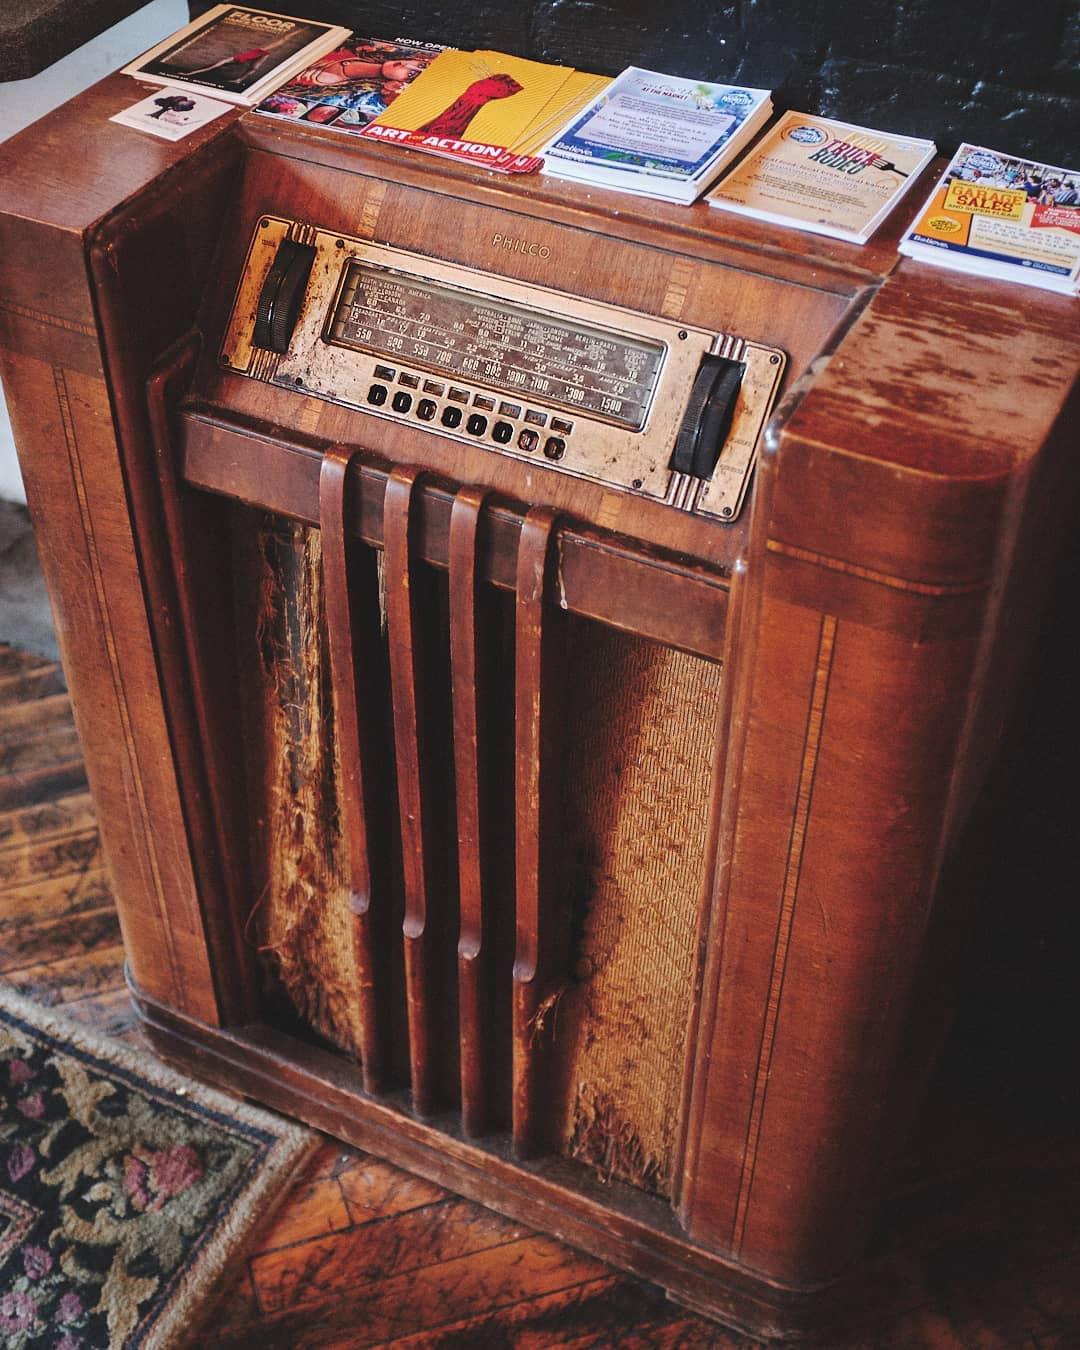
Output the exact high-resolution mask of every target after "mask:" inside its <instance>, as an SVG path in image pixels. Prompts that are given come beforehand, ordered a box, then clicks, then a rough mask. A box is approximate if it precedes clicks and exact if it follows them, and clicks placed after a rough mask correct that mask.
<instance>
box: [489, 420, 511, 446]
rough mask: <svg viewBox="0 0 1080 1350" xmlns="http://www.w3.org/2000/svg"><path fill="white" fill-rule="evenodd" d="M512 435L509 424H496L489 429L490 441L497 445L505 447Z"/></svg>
mask: <svg viewBox="0 0 1080 1350" xmlns="http://www.w3.org/2000/svg"><path fill="white" fill-rule="evenodd" d="M513 435H514V428H513V426H512V425H511V424H510V423H509V422H496V423H495V425H494V426H493V427H492V428H491V439H492V440H493V441H495V442H496V444H498V445H506V444H507V442H508V441H510V440H511V439H512V438H513Z"/></svg>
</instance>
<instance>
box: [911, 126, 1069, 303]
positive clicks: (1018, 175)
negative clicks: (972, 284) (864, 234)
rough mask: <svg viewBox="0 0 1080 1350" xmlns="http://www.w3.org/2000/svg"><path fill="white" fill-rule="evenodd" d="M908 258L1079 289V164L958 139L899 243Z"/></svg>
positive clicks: (1060, 288) (1046, 285)
mask: <svg viewBox="0 0 1080 1350" xmlns="http://www.w3.org/2000/svg"><path fill="white" fill-rule="evenodd" d="M900 252H901V253H903V254H905V255H906V256H907V257H909V258H918V259H919V260H920V261H922V262H929V263H935V264H937V265H938V266H940V267H952V268H956V269H957V270H959V271H961V272H971V273H973V274H974V275H976V276H982V277H1000V278H1003V279H1005V280H1009V281H1020V282H1023V283H1025V284H1026V285H1028V286H1041V287H1043V288H1044V289H1045V290H1051V291H1060V292H1061V293H1062V294H1064V295H1076V294H1077V292H1078V290H1080V170H1077V169H1061V168H1058V167H1056V166H1055V165H1052V164H1043V163H1041V162H1040V161H1038V160H1033V159H1019V158H1017V157H1015V156H1010V155H1004V154H1001V153H999V152H998V151H997V150H988V149H986V147H985V146H981V145H962V146H961V147H960V149H959V150H958V151H957V152H956V154H955V155H954V156H953V158H952V161H951V162H950V164H949V167H948V168H947V169H946V170H945V173H944V174H943V175H942V178H941V180H940V182H939V183H938V184H937V186H936V187H935V188H934V190H933V192H932V193H931V194H930V197H929V200H928V201H927V202H926V204H925V205H924V207H923V208H922V211H921V212H920V213H919V215H918V216H917V217H916V220H915V223H914V224H913V225H912V226H911V228H910V229H909V230H908V232H907V234H905V235H904V238H903V239H902V240H901V241H900Z"/></svg>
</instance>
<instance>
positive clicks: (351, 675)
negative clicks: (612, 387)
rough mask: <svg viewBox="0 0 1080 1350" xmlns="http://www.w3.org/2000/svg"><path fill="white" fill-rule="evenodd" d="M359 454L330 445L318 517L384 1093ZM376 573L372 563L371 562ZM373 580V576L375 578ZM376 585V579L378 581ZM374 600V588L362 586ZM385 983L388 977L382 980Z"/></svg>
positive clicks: (363, 968) (362, 981)
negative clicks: (353, 565)
mask: <svg viewBox="0 0 1080 1350" xmlns="http://www.w3.org/2000/svg"><path fill="white" fill-rule="evenodd" d="M355 458H356V451H355V450H351V449H349V448H348V447H343V446H332V447H331V448H330V449H329V450H327V452H326V454H325V455H324V457H323V463H322V469H321V472H320V476H319V518H320V529H321V533H322V577H323V603H324V606H325V610H326V626H327V634H328V640H329V646H330V672H331V682H332V684H333V691H334V715H335V721H336V727H337V740H338V751H339V755H340V759H341V773H342V779H343V788H344V793H343V796H344V800H343V802H342V820H343V822H344V826H345V836H346V845H347V853H348V859H349V910H350V912H351V913H352V915H353V917H354V922H353V945H354V952H355V956H356V968H357V978H358V986H359V987H358V994H357V1027H358V1032H359V1040H360V1058H361V1062H362V1066H363V1074H364V1088H365V1089H366V1091H368V1092H379V1091H381V1090H382V1087H383V1085H384V1077H385V1065H384V1052H383V1045H384V1035H383V1027H382V1025H381V1017H382V1013H381V1011H380V1005H381V1003H385V1002H386V1001H387V997H386V991H385V990H384V991H383V992H384V998H383V999H382V1000H380V998H379V990H378V978H377V977H378V970H379V966H378V956H377V943H376V938H375V927H376V921H377V917H378V915H377V911H376V901H375V897H374V896H373V894H372V890H373V887H372V868H371V856H370V845H369V838H368V813H367V807H366V799H365V781H364V779H365V775H364V753H363V740H362V731H361V714H360V706H359V705H360V696H359V691H358V682H359V679H360V670H361V663H362V662H363V660H364V653H363V651H362V650H361V647H362V643H361V642H360V641H359V640H358V637H359V634H358V631H357V630H358V626H359V625H358V624H357V611H358V609H359V607H360V604H361V603H362V601H363V599H364V598H365V597H364V596H358V595H357V594H356V593H355V590H354V588H353V586H351V585H350V568H349V549H348V543H347V534H346V529H345V518H346V485H347V482H348V473H349V466H350V464H351V463H352V461H353V460H354V459H355ZM368 565H369V570H370V571H371V572H372V573H373V572H374V559H373V558H371V559H369V564H368ZM372 580H373V581H374V577H373V576H372ZM375 585H377V582H375ZM364 589H365V590H366V591H367V592H368V596H367V598H368V600H369V603H373V602H374V598H375V587H374V586H368V587H365V588H364ZM383 984H384V985H385V980H384V981H383Z"/></svg>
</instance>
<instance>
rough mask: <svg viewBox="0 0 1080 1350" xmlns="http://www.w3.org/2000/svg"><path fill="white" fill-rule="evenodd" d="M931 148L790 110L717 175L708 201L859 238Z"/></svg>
mask: <svg viewBox="0 0 1080 1350" xmlns="http://www.w3.org/2000/svg"><path fill="white" fill-rule="evenodd" d="M934 153H935V146H934V144H933V142H932V141H924V140H917V139H915V138H913V137H910V136H894V135H892V134H891V133H890V132H887V131H871V130H870V129H869V128H868V127H859V126H852V125H851V124H850V123H847V122H836V121H833V119H832V118H828V117H815V116H812V115H811V114H809V113H801V112H788V113H785V114H784V115H783V117H781V118H780V120H779V121H778V122H777V123H776V124H775V126H772V127H770V128H769V130H768V131H767V132H766V133H765V135H764V136H762V138H761V140H760V141H759V142H758V143H757V145H755V146H753V148H752V149H751V150H750V151H749V153H748V154H747V155H745V156H744V158H743V159H742V160H740V162H739V163H738V164H736V165H735V167H734V168H733V169H732V170H731V172H730V173H728V174H727V175H726V176H725V177H724V178H722V179H721V180H720V182H719V183H718V184H717V185H716V187H715V188H713V190H712V192H710V193H709V196H708V202H709V205H710V206H719V207H721V208H723V209H724V210H725V211H736V212H738V213H739V214H740V215H745V216H753V217H754V218H755V219H756V220H769V221H772V222H774V223H775V224H778V225H790V226H792V227H793V228H795V229H797V230H809V231H811V233H813V234H827V235H831V236H832V237H833V238H835V239H850V240H854V241H855V242H856V243H859V244H864V243H866V241H867V240H868V239H869V238H870V236H871V235H872V234H873V233H874V231H875V230H876V229H877V228H878V226H879V225H880V224H881V222H882V221H883V220H884V219H885V217H886V216H887V215H888V214H889V212H890V211H891V210H892V208H893V207H894V206H895V205H896V203H897V202H898V201H899V200H900V198H901V197H902V196H903V195H904V193H905V192H907V191H908V189H909V188H910V187H911V186H912V184H913V183H914V182H915V180H916V179H917V178H918V176H919V174H920V173H921V172H922V170H923V169H924V168H925V167H926V165H927V164H929V162H930V160H931V159H932V158H933V156H934Z"/></svg>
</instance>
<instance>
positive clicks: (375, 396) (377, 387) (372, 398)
mask: <svg viewBox="0 0 1080 1350" xmlns="http://www.w3.org/2000/svg"><path fill="white" fill-rule="evenodd" d="M367 401H368V402H369V403H370V404H371V406H372V407H373V408H381V407H382V405H383V404H384V403H385V402H386V385H385V384H373V385H372V386H371V388H370V389H369V390H368V391H367Z"/></svg>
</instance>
